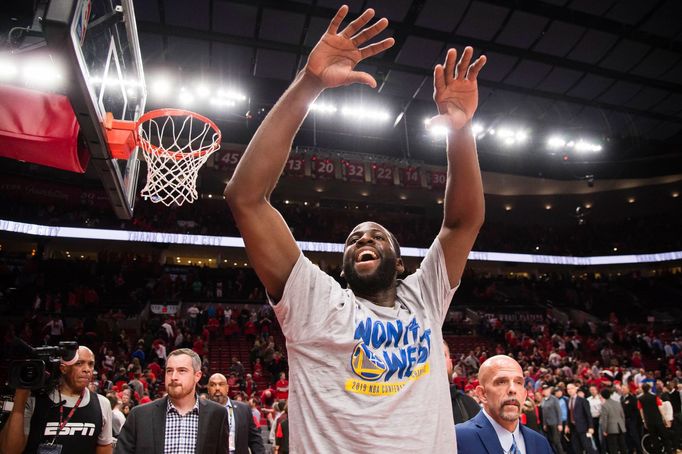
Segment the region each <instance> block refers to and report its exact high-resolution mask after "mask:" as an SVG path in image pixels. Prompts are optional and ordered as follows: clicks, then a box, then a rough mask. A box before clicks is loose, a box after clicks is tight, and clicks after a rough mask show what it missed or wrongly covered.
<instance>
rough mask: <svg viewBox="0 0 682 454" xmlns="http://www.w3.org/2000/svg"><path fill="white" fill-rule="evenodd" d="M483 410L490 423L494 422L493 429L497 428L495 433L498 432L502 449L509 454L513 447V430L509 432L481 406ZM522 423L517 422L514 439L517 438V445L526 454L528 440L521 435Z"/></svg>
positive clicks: (522, 453)
mask: <svg viewBox="0 0 682 454" xmlns="http://www.w3.org/2000/svg"><path fill="white" fill-rule="evenodd" d="M481 411H482V412H483V415H484V416H485V417H486V418H488V421H490V424H492V426H493V429H495V433H496V434H497V439H498V440H499V442H500V445H502V449H503V450H504V452H505V454H507V453H508V452H509V451H510V450H511V447H512V443H513V440H512V432H509V431H508V430H507V429H505V428H504V427H502V426H501V425H499V424H498V423H497V421H495V420H494V419H493V418H492V417H491V416H490V415H489V414H488V413H487V412H486V411H485V409H484V408H481ZM520 426H521V423H520V422H517V423H516V428H515V429H514V432H513V434H514V440H516V447H517V448H518V449H519V452H520V453H521V454H526V453H527V451H526V442H525V441H524V439H523V435H521V429H520Z"/></svg>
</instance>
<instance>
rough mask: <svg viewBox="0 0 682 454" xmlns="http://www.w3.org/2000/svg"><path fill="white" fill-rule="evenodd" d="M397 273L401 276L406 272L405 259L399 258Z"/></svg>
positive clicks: (396, 264) (396, 266)
mask: <svg viewBox="0 0 682 454" xmlns="http://www.w3.org/2000/svg"><path fill="white" fill-rule="evenodd" d="M395 271H396V273H397V274H398V276H400V275H401V274H403V273H404V272H405V264H404V263H403V259H401V258H398V259H397V260H396V262H395Z"/></svg>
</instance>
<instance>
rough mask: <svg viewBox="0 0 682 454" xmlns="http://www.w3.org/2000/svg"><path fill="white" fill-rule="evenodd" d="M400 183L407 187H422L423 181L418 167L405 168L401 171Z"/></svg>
mask: <svg viewBox="0 0 682 454" xmlns="http://www.w3.org/2000/svg"><path fill="white" fill-rule="evenodd" d="M400 182H401V183H402V184H403V186H407V187H413V188H415V187H420V186H421V183H422V180H421V176H420V175H419V168H418V167H403V168H402V169H400Z"/></svg>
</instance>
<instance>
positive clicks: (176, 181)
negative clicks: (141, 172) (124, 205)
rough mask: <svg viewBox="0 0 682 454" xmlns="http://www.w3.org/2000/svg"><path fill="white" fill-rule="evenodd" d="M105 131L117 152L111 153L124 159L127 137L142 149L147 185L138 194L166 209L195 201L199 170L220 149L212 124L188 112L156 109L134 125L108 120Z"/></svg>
mask: <svg viewBox="0 0 682 454" xmlns="http://www.w3.org/2000/svg"><path fill="white" fill-rule="evenodd" d="M131 126H133V128H132V130H131ZM105 127H106V128H107V141H108V142H109V144H110V147H111V148H112V150H117V151H116V152H114V151H112V153H118V154H123V155H125V152H123V153H122V152H121V149H124V150H129V148H130V147H129V144H130V142H131V140H130V134H133V136H134V139H133V143H135V142H136V143H139V145H140V147H141V148H142V151H143V152H144V157H145V161H146V162H147V183H146V184H145V186H144V188H143V189H142V191H141V193H140V194H141V195H142V197H144V198H145V200H150V201H151V202H153V203H163V204H164V205H166V206H171V205H178V206H179V205H182V204H183V203H185V202H188V203H193V202H194V201H196V200H197V198H198V197H199V195H198V193H197V176H198V175H199V169H200V168H201V166H203V165H204V164H205V163H206V161H207V160H208V158H209V156H211V154H213V152H215V151H216V150H217V149H218V148H220V139H221V137H222V136H221V133H220V129H218V127H217V126H216V124H215V123H213V122H212V121H211V120H209V119H208V118H206V117H204V116H203V115H199V114H197V113H194V112H190V111H188V110H182V109H159V110H152V111H150V112H147V113H146V114H144V115H142V116H141V117H140V119H139V120H138V121H137V122H136V123H133V122H122V121H118V120H112V119H111V118H108V119H107V121H105ZM126 131H129V132H126ZM129 154H130V152H129V151H128V155H129Z"/></svg>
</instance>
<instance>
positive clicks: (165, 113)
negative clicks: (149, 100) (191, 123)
mask: <svg viewBox="0 0 682 454" xmlns="http://www.w3.org/2000/svg"><path fill="white" fill-rule="evenodd" d="M160 117H192V118H195V119H197V120H199V121H202V122H204V123H206V124H208V125H209V126H210V127H211V129H213V131H215V133H216V134H217V137H216V139H215V140H214V141H213V143H212V144H211V145H209V146H208V147H207V149H205V150H199V151H192V152H190V153H184V152H182V151H168V150H166V149H165V148H163V147H159V146H156V145H152V144H151V143H149V142H148V141H146V140H144V139H142V138H141V137H139V133H137V131H138V130H139V128H140V126H141V125H142V123H145V122H147V121H149V120H153V119H155V118H160ZM135 126H136V127H135V132H136V134H137V135H138V139H139V142H140V144H141V145H142V149H143V150H144V151H145V152H147V153H154V154H156V155H159V156H160V155H163V154H167V155H171V156H172V157H173V159H176V160H181V159H187V158H189V157H192V158H198V157H201V156H204V155H205V154H208V153H212V152H213V151H215V150H216V149H217V148H218V146H219V145H220V141H221V139H222V137H223V135H222V133H221V132H220V129H219V128H218V126H216V124H215V123H214V122H213V120H211V119H210V118H207V117H204V116H203V115H201V114H198V113H196V112H192V111H191V110H184V109H156V110H150V111H149V112H147V113H145V114H144V115H142V116H141V117H140V118H139V119H138V120H137V122H136V123H135Z"/></svg>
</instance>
